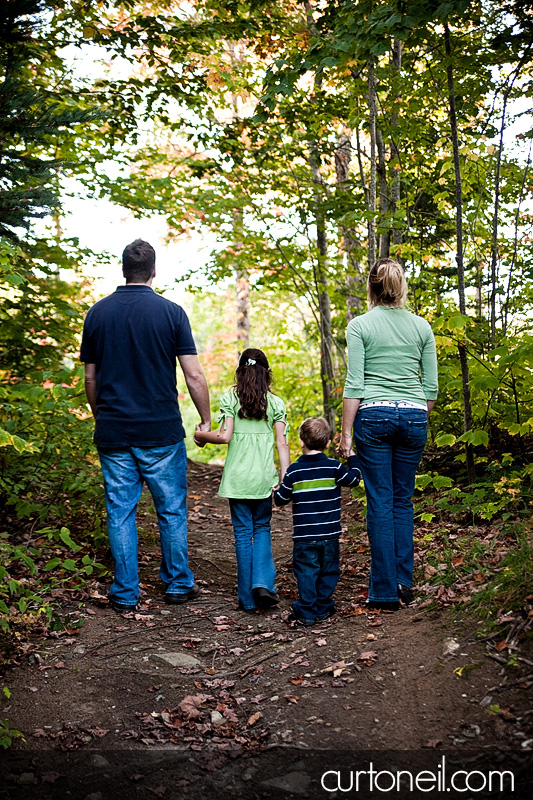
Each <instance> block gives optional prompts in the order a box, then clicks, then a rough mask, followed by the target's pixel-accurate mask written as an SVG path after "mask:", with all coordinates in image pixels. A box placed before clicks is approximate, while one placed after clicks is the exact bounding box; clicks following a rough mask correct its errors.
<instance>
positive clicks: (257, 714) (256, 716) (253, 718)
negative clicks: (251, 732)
mask: <svg viewBox="0 0 533 800" xmlns="http://www.w3.org/2000/svg"><path fill="white" fill-rule="evenodd" d="M262 716H263V715H262V714H261V712H260V711H256V712H255V714H252V716H251V717H249V718H248V722H247V723H246V724H247V725H250V726H252V725H255V723H256V722H257V720H259V719H261V718H262Z"/></svg>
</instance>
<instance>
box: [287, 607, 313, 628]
mask: <svg viewBox="0 0 533 800" xmlns="http://www.w3.org/2000/svg"><path fill="white" fill-rule="evenodd" d="M287 622H290V623H291V625H292V623H293V622H294V624H295V625H305V627H306V628H308V627H310V626H311V625H314V624H315V622H316V620H314V619H304V618H303V617H297V616H296V614H295V613H294V611H291V613H290V614H289V616H288V617H287Z"/></svg>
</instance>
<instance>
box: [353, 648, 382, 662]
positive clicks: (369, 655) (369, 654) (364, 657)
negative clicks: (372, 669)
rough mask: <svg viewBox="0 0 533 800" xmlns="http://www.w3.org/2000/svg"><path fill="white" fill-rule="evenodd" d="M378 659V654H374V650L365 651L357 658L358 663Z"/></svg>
mask: <svg viewBox="0 0 533 800" xmlns="http://www.w3.org/2000/svg"><path fill="white" fill-rule="evenodd" d="M377 657H378V654H377V653H375V652H374V650H366V651H365V652H364V653H361V655H360V656H357V660H358V661H373V660H374V659H376V658H377Z"/></svg>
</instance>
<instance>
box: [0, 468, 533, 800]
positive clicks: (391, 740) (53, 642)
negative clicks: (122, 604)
mask: <svg viewBox="0 0 533 800" xmlns="http://www.w3.org/2000/svg"><path fill="white" fill-rule="evenodd" d="M219 479H220V470H219V469H218V468H215V467H207V466H204V465H200V464H191V465H190V469H189V502H190V537H189V538H190V556H191V566H192V568H193V569H194V572H195V575H196V579H197V582H198V583H199V584H200V586H201V588H202V594H201V595H200V597H199V598H198V600H196V601H194V602H192V603H189V604H187V605H185V606H180V607H171V606H165V604H164V602H163V596H162V586H161V585H160V583H159V579H158V564H157V547H156V543H155V532H156V526H155V522H154V518H153V515H152V513H151V512H150V510H149V508H148V504H146V509H147V510H146V511H145V512H144V513H143V514H142V515H141V517H140V527H141V529H142V531H143V535H142V541H141V546H140V555H141V561H142V567H141V580H142V583H143V586H144V595H143V599H144V602H143V605H142V607H141V609H140V611H139V613H137V614H135V615H133V614H131V615H125V616H117V615H116V614H115V613H114V612H112V611H111V610H109V609H108V608H107V607H106V605H105V601H104V600H102V599H99V597H98V587H96V589H95V591H94V592H93V594H94V595H95V596H94V597H93V600H92V602H89V603H85V604H77V605H76V606H73V607H72V609H71V613H72V624H73V625H74V623H75V621H76V620H78V619H82V618H83V619H84V624H83V626H82V627H81V629H80V631H79V633H77V634H66V635H63V636H60V637H58V638H57V639H48V640H46V642H45V643H43V646H42V648H41V649H40V650H39V651H38V653H36V654H35V655H34V656H32V657H30V662H31V663H27V664H25V665H24V666H22V667H20V668H18V669H16V670H13V671H12V672H11V674H10V675H9V676H8V679H7V682H8V684H9V686H10V689H11V692H12V697H11V699H10V700H9V701H7V702H4V704H3V710H2V711H0V716H8V717H9V720H10V723H11V725H12V726H13V727H15V728H18V729H19V730H21V731H23V733H24V736H25V739H26V741H25V742H17V744H16V745H15V746H14V747H12V748H11V750H10V751H9V752H8V754H7V756H4V759H3V775H4V780H2V779H1V778H0V800H4V798H5V800H12V798H14V797H19V796H20V797H32V798H33V797H57V798H59V797H63V796H65V797H66V796H70V797H73V798H74V797H76V798H77V797H80V798H88V800H107V797H119V796H122V793H123V794H124V796H127V797H129V798H133V797H147V798H150V797H154V796H155V797H158V796H159V797H170V798H174V797H176V798H177V797H184V798H200V799H201V800H203V798H210V797H215V796H216V797H226V796H227V797H230V796H231V797H233V796H235V797H241V798H248V797H250V798H254V797H257V798H263V797H288V796H290V795H291V794H292V795H294V796H309V797H319V796H320V797H322V796H324V797H334V796H338V793H337V795H335V793H334V792H327V791H326V792H325V791H324V790H323V789H321V787H320V776H319V775H318V772H319V771H320V770H322V771H323V770H324V768H325V769H335V768H336V767H335V766H334V765H333V760H334V759H339V758H341V757H342V754H343V753H344V754H345V757H348V758H349V759H350V758H351V759H352V760H353V757H354V756H353V754H354V753H359V754H361V753H362V752H364V753H366V754H367V755H368V753H370V754H372V753H374V755H375V757H376V758H379V757H380V756H381V757H382V758H384V759H385V760H384V762H383V763H384V764H385V766H384V767H383V768H385V769H387V768H390V767H387V766H386V765H387V764H389V765H390V764H391V763H392V762H393V761H394V763H396V762H398V763H400V762H401V763H404V764H405V763H407V764H410V763H411V762H413V763H414V761H413V759H414V760H416V759H417V758H418V759H421V763H422V764H423V765H426V767H427V765H430V766H431V765H434V764H438V763H440V761H441V758H442V753H443V752H446V753H447V754H449V757H450V758H463V759H464V758H467V759H468V758H472V759H473V758H477V757H478V756H483V755H488V756H489V757H490V763H491V765H494V764H495V763H501V764H506V765H507V766H508V768H510V767H509V765H512V764H513V763H514V761H516V765H515V766H516V770H517V772H520V773H521V774H523V773H522V771H523V769H524V765H525V762H526V760H527V756H528V754H529V755H531V748H532V746H533V714H532V711H531V697H530V695H529V697H528V692H530V686H531V685H533V680H532V679H533V674H532V673H533V664H532V662H531V661H530V660H528V658H531V652H529V656H528V654H527V652H524V655H523V656H522V658H523V659H524V660H523V661H521V662H520V663H519V664H518V665H517V666H516V667H514V671H511V672H509V670H508V669H506V668H505V667H504V666H503V665H502V663H500V662H499V661H497V660H494V658H492V657H491V658H489V657H488V656H487V652H486V643H485V642H483V641H479V639H478V638H477V637H476V634H475V631H476V625H475V623H474V622H469V623H457V622H455V623H454V622H453V621H452V618H451V616H450V615H449V613H448V612H447V611H441V612H431V611H428V610H427V609H422V610H420V609H417V608H416V607H415V608H409V609H402V610H401V611H400V612H398V613H395V614H372V615H371V614H368V613H367V612H365V611H364V606H363V604H364V590H365V583H366V576H367V570H368V548H367V546H366V540H365V536H364V532H362V531H361V533H356V532H354V531H355V530H356V529H357V527H359V529H361V527H362V526H361V525H360V519H359V517H358V505H357V503H356V502H355V501H352V500H350V498H349V497H348V496H346V497H345V498H344V499H343V524H344V526H345V528H346V534H345V535H344V537H343V565H344V570H343V577H342V580H341V583H340V585H339V587H338V591H337V594H336V599H337V602H338V607H339V613H338V614H337V615H336V616H335V617H334V618H333V619H332V620H330V621H328V622H327V623H324V624H321V625H317V626H315V627H313V628H290V627H289V626H288V625H287V623H286V622H285V621H284V617H286V615H287V612H288V610H289V608H290V601H291V598H293V597H295V583H294V580H293V577H292V573H291V570H290V558H291V538H290V511H287V510H283V511H278V510H276V511H275V513H274V519H273V546H274V554H275V560H276V564H277V567H278V581H277V582H278V587H279V589H280V594H281V596H282V598H283V601H282V603H281V606H280V609H279V610H276V612H275V613H261V614H257V615H249V614H245V613H243V612H241V611H239V610H238V608H237V603H236V587H235V562H234V552H233V541H232V529H231V523H230V517H229V510H228V507H227V504H226V501H223V500H220V499H219V498H218V497H217V495H216V491H217V486H218V481H219ZM358 523H359V524H358ZM100 591H102V587H100ZM72 630H74V628H73V629H72ZM530 644H531V643H530ZM503 661H505V659H503ZM458 673H459V674H458ZM391 751H394V752H392V753H391ZM398 751H405V752H403V753H399V752H398ZM387 758H388V759H389V760H388V761H387ZM391 759H392V761H391ZM398 759H399V761H398ZM402 759H404V760H403V761H402ZM352 766H353V764H352ZM317 770H318V772H317ZM317 781H318V783H317ZM524 786H527V787H528V791H529V794H528V795H527V796H528V797H531V796H532V795H531V784H528V783H527V780H526V783H524ZM69 793H70V794H69ZM344 796H350V795H349V794H348V793H344ZM353 796H356V795H355V794H354V795H353ZM357 796H359V797H360V796H363V795H362V794H361V793H359V794H357ZM396 796H398V794H396ZM410 796H417V795H410ZM420 796H422V795H420ZM424 796H426V797H428V796H429V797H432V798H433V797H436V796H439V795H438V794H435V793H431V794H428V793H425V794H424ZM446 796H447V797H453V796H454V794H453V793H452V794H448V795H446ZM457 796H458V797H465V796H468V794H467V795H465V794H464V793H461V794H458V795H457ZM518 796H519V795H518V793H517V792H515V794H514V795H513V797H518ZM525 796H526V795H525Z"/></svg>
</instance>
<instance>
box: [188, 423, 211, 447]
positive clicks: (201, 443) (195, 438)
mask: <svg viewBox="0 0 533 800" xmlns="http://www.w3.org/2000/svg"><path fill="white" fill-rule="evenodd" d="M201 424H202V423H199V424H198V425H197V426H196V428H195V431H194V436H193V437H192V440H193V442H194V444H195V445H196V447H205V442H204V441H202V440H201V439H199V438H198V434H199V433H201V432H202V431H201V429H200V426H201ZM209 427H211V426H209Z"/></svg>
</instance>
